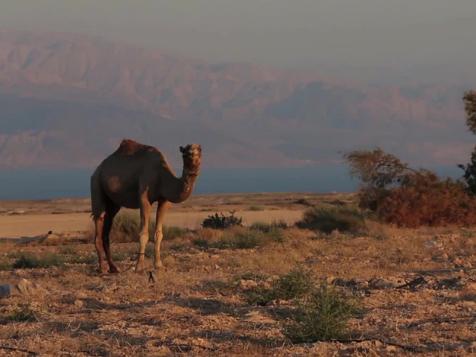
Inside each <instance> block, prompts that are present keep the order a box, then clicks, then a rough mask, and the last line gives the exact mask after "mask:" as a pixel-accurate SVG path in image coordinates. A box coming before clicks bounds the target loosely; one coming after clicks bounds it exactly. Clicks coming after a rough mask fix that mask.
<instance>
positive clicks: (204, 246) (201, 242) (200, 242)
mask: <svg viewBox="0 0 476 357" xmlns="http://www.w3.org/2000/svg"><path fill="white" fill-rule="evenodd" d="M192 243H193V245H195V246H197V247H198V248H202V249H208V247H209V244H208V240H206V239H203V238H196V239H194V240H193V241H192Z"/></svg>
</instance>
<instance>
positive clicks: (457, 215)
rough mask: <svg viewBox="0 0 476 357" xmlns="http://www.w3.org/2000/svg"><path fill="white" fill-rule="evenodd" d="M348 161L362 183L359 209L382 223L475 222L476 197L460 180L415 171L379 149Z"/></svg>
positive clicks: (409, 224)
mask: <svg viewBox="0 0 476 357" xmlns="http://www.w3.org/2000/svg"><path fill="white" fill-rule="evenodd" d="M345 158H346V159H347V161H348V163H349V165H350V167H351V173H352V175H353V176H355V177H358V178H359V179H360V180H361V182H362V186H361V188H360V190H359V206H360V207H361V208H363V209H367V210H369V211H371V212H374V213H375V215H376V217H377V218H378V219H379V220H381V221H384V222H387V223H394V224H397V225H399V226H405V227H418V226H421V225H428V226H438V225H449V224H465V225H469V224H475V223H476V198H475V197H473V196H472V195H470V194H469V193H468V190H467V186H466V185H465V184H464V183H463V182H461V181H455V180H452V179H440V178H439V177H438V176H437V175H436V174H435V173H433V172H431V171H428V170H423V169H420V170H414V169H412V168H410V167H409V166H408V165H407V164H406V163H403V162H401V161H400V160H399V159H398V158H396V157H395V156H393V155H390V154H386V153H385V152H383V151H382V150H380V149H375V150H372V151H356V152H352V153H350V154H347V155H345Z"/></svg>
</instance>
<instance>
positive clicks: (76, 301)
mask: <svg viewBox="0 0 476 357" xmlns="http://www.w3.org/2000/svg"><path fill="white" fill-rule="evenodd" d="M73 305H74V306H76V307H78V308H82V307H83V306H84V301H82V300H74V303H73Z"/></svg>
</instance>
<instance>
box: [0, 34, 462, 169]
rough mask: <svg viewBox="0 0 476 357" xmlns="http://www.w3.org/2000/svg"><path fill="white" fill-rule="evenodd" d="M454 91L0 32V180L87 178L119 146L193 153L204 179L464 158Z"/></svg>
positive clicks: (87, 40)
mask: <svg viewBox="0 0 476 357" xmlns="http://www.w3.org/2000/svg"><path fill="white" fill-rule="evenodd" d="M464 89H465V88H459V87H455V86H444V85H439V86H436V85H432V86H424V85H422V86H412V87H375V86H356V85H355V84H354V85H351V84H343V83H337V82H332V81H329V80H323V79H320V77H319V76H318V75H317V74H309V73H306V74H304V73H299V72H292V71H282V70H277V69H273V68H268V67H264V66H255V65H249V64H208V63H205V62H203V61H199V60H190V59H185V58H181V57H175V56H169V55H166V54H163V53H160V52H157V51H149V50H144V49H140V48H137V47H134V46H129V45H120V44H115V43H111V42H108V41H105V40H102V39H97V38H92V37H88V36H83V35H75V34H58V33H44V34H41V33H40V34H38V33H29V32H16V31H9V30H0V168H13V167H15V168H18V167H27V168H28V167H55V168H67V167H90V166H93V165H95V164H96V163H97V162H98V161H99V160H101V158H102V157H104V155H105V154H107V153H109V152H110V151H111V149H112V148H114V147H116V146H117V145H118V142H119V140H120V139H121V138H122V137H126V136H127V137H134V138H135V139H137V140H139V141H143V142H146V143H148V144H151V145H154V146H159V147H160V148H161V149H163V150H164V151H165V152H166V154H168V155H170V156H172V161H173V160H174V159H177V157H178V154H177V152H178V151H177V148H178V145H180V144H184V143H187V142H201V143H203V146H204V159H205V163H204V164H205V167H207V166H214V167H262V166H270V167H286V166H290V167H295V166H303V165H316V164H319V163H330V162H335V161H336V160H339V151H342V150H348V149H351V148H355V147H362V146H369V145H371V146H374V145H382V146H384V147H386V148H387V149H389V150H392V151H394V152H396V153H398V154H401V155H403V157H404V158H408V159H410V160H414V161H416V162H429V163H442V164H447V163H451V162H455V160H456V162H457V161H458V160H460V158H461V159H462V158H464V157H465V155H466V153H467V152H468V150H470V146H471V142H470V139H469V138H468V137H467V136H466V134H465V129H464V114H463V111H462V104H461V100H460V97H461V95H462V92H463V91H464Z"/></svg>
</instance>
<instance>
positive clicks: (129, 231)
mask: <svg viewBox="0 0 476 357" xmlns="http://www.w3.org/2000/svg"><path fill="white" fill-rule="evenodd" d="M139 233H140V217H139V214H138V213H129V212H124V213H119V214H118V215H117V216H116V217H115V218H114V223H113V226H112V230H111V239H112V241H115V242H122V243H126V242H137V241H138V239H139ZM162 233H163V235H164V238H163V239H164V240H171V239H175V238H177V237H181V236H183V235H184V234H186V233H187V229H184V228H180V227H173V226H163V227H162ZM154 234H155V219H151V220H150V224H149V239H151V240H154Z"/></svg>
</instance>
